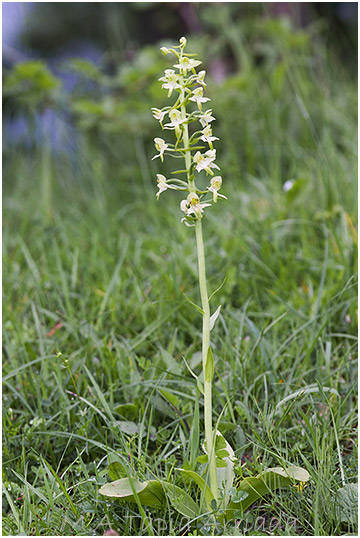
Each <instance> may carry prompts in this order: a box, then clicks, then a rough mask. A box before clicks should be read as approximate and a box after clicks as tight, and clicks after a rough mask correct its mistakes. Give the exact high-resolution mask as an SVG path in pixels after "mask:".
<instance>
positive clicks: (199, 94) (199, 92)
mask: <svg viewBox="0 0 360 538" xmlns="http://www.w3.org/2000/svg"><path fill="white" fill-rule="evenodd" d="M203 94H204V88H201V87H200V88H195V90H194V91H193V95H192V97H190V99H189V100H190V101H194V103H196V104H197V106H198V109H199V110H201V106H202V105H201V103H206V101H210V99H209V98H208V97H203Z"/></svg>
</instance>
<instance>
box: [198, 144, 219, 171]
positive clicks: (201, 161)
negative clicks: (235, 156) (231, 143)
mask: <svg viewBox="0 0 360 538" xmlns="http://www.w3.org/2000/svg"><path fill="white" fill-rule="evenodd" d="M215 159H216V150H215V149H209V150H208V151H206V152H205V153H203V154H201V153H200V151H198V152H197V153H195V155H194V162H195V163H196V170H197V172H201V170H206V172H207V173H208V174H213V172H212V171H211V168H217V170H220V168H219V167H218V165H217V164H215V163H214V162H213V161H214V160H215Z"/></svg>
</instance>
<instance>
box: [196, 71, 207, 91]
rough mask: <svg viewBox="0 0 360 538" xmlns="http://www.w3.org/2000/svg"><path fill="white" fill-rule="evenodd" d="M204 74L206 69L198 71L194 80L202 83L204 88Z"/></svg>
mask: <svg viewBox="0 0 360 538" xmlns="http://www.w3.org/2000/svg"><path fill="white" fill-rule="evenodd" d="M205 75H206V71H199V72H198V74H197V78H196V82H197V83H198V84H202V85H203V86H204V87H205V88H206V84H205V82H204V78H205Z"/></svg>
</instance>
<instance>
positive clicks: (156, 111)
mask: <svg viewBox="0 0 360 538" xmlns="http://www.w3.org/2000/svg"><path fill="white" fill-rule="evenodd" d="M151 110H152V113H153V116H154V118H155V119H156V120H159V122H160V123H162V121H163V119H164V117H165V116H166V111H165V112H163V111H162V110H160V109H159V108H152V109H151Z"/></svg>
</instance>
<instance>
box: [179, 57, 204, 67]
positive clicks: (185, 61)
mask: <svg viewBox="0 0 360 538" xmlns="http://www.w3.org/2000/svg"><path fill="white" fill-rule="evenodd" d="M200 64H202V62H200V60H193V59H192V58H188V57H187V56H184V57H183V58H181V59H180V60H179V63H178V64H175V65H174V67H177V68H178V69H195V67H197V66H198V65H200Z"/></svg>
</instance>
